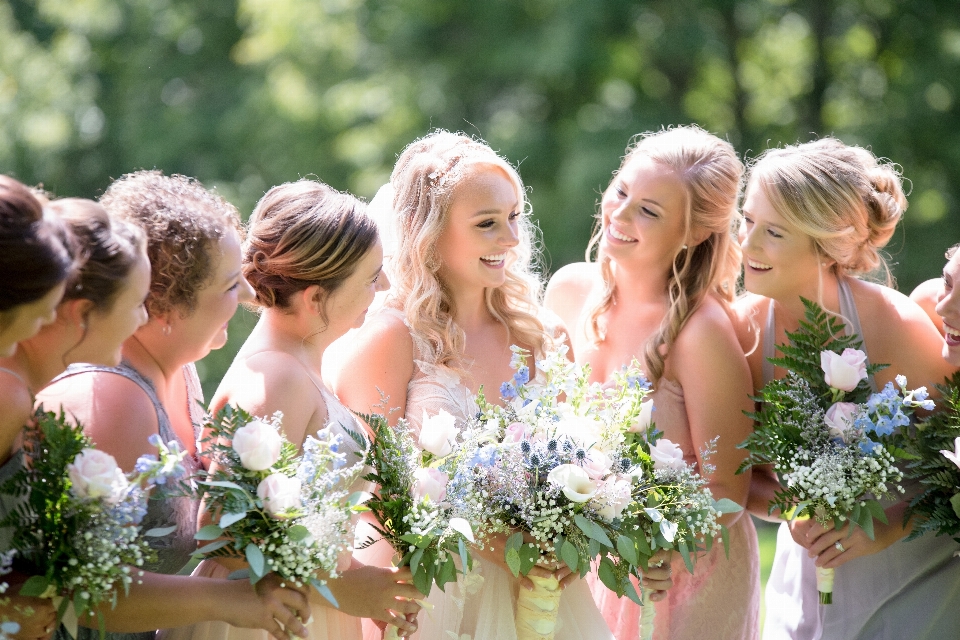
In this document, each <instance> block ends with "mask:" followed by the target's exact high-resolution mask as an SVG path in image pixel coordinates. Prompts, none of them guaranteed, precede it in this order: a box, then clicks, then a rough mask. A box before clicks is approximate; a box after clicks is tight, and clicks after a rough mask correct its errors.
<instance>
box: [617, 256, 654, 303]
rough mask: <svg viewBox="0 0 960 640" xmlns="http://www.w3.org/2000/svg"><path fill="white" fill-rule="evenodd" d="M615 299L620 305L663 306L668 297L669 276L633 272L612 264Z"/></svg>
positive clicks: (648, 272)
mask: <svg viewBox="0 0 960 640" xmlns="http://www.w3.org/2000/svg"><path fill="white" fill-rule="evenodd" d="M610 270H611V272H612V274H613V283H614V286H615V287H616V293H615V294H614V299H615V301H616V303H617V304H618V305H619V304H624V303H628V304H639V305H647V304H661V303H662V302H663V301H664V300H665V299H666V297H667V276H666V275H660V274H656V273H653V272H651V271H640V270H631V269H627V268H624V267H622V266H620V265H618V264H617V263H616V262H613V261H611V262H610Z"/></svg>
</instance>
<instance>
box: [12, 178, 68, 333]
mask: <svg viewBox="0 0 960 640" xmlns="http://www.w3.org/2000/svg"><path fill="white" fill-rule="evenodd" d="M74 251H75V247H74V245H73V238H72V237H71V236H70V233H69V231H68V230H67V228H66V227H65V225H64V224H63V222H61V221H60V220H59V218H57V217H56V216H55V215H52V214H47V215H44V210H43V205H42V204H41V202H40V201H39V200H38V199H37V198H36V197H35V196H34V195H33V193H32V192H31V191H30V189H29V188H28V187H27V186H26V185H24V184H22V183H20V182H18V181H17V180H14V179H13V178H11V177H9V176H5V175H0V273H3V279H2V281H0V323H2V314H3V313H5V312H7V311H10V310H11V309H13V308H14V307H17V306H20V305H22V304H28V303H30V302H34V301H36V300H39V299H40V298H42V297H43V296H45V295H47V293H49V292H50V290H51V289H53V288H54V287H56V286H57V285H58V284H60V283H61V282H64V281H65V280H67V279H68V278H69V277H70V276H71V274H72V273H73V270H74Z"/></svg>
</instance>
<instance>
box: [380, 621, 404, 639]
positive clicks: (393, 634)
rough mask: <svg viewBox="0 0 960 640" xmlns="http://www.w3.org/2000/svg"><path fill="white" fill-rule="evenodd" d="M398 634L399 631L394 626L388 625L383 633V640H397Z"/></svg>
mask: <svg viewBox="0 0 960 640" xmlns="http://www.w3.org/2000/svg"><path fill="white" fill-rule="evenodd" d="M399 632H400V630H399V629H397V628H396V627H395V626H393V625H392V624H388V625H387V628H386V629H384V631H383V640H399V638H400V635H399Z"/></svg>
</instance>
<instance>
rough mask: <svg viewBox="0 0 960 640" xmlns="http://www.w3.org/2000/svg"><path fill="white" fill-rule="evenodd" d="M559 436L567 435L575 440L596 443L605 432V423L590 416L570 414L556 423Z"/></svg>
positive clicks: (586, 443)
mask: <svg viewBox="0 0 960 640" xmlns="http://www.w3.org/2000/svg"><path fill="white" fill-rule="evenodd" d="M554 429H555V430H556V435H557V436H567V437H568V438H570V439H571V440H573V441H574V442H580V443H583V444H585V445H588V446H589V445H592V444H596V443H597V442H599V441H600V437H601V435H602V433H603V423H602V422H600V421H599V420H597V419H595V418H593V417H590V416H578V415H573V414H568V415H565V416H562V417H561V418H560V420H559V421H558V422H557V423H556V425H554Z"/></svg>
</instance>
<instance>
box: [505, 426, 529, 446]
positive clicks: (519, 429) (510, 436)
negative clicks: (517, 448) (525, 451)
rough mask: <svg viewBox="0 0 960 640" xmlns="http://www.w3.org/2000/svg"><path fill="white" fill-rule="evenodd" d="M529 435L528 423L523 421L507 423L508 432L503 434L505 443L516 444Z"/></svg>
mask: <svg viewBox="0 0 960 640" xmlns="http://www.w3.org/2000/svg"><path fill="white" fill-rule="evenodd" d="M526 437H527V425H525V424H523V423H522V422H511V423H510V424H509V425H507V429H506V433H505V434H504V436H503V442H504V443H505V444H516V443H518V442H520V441H521V440H523V439H524V438H526Z"/></svg>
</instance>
